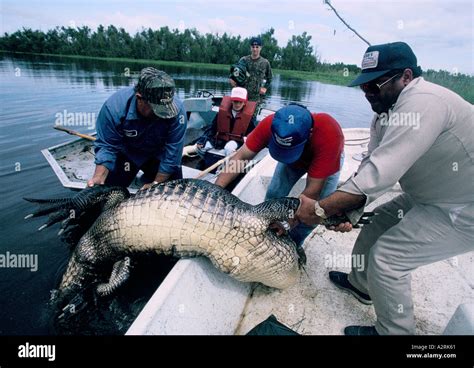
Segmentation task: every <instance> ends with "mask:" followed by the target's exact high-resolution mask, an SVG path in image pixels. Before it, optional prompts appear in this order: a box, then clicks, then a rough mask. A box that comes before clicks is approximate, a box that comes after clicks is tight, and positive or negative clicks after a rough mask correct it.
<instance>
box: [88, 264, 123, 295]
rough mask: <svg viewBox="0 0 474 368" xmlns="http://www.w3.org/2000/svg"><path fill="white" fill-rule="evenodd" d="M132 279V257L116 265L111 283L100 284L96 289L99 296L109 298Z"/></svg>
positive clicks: (111, 275) (111, 276)
mask: <svg viewBox="0 0 474 368" xmlns="http://www.w3.org/2000/svg"><path fill="white" fill-rule="evenodd" d="M129 277H130V257H125V258H124V259H122V260H120V261H117V262H115V263H114V266H113V268H112V273H111V274H110V279H109V282H107V283H102V284H99V285H98V286H97V288H96V291H97V294H99V296H102V297H103V296H109V295H111V294H112V293H114V292H115V291H116V290H117V289H118V288H120V286H122V285H123V284H124V283H125V282H126V281H127V280H128V278H129Z"/></svg>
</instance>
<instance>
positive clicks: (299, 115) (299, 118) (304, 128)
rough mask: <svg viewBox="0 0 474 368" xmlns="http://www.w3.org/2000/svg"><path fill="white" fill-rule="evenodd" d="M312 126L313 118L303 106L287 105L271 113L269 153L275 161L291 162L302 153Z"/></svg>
mask: <svg viewBox="0 0 474 368" xmlns="http://www.w3.org/2000/svg"><path fill="white" fill-rule="evenodd" d="M312 128H313V118H312V116H311V113H310V112H309V111H308V109H306V108H305V107H302V106H299V105H289V106H285V107H283V108H281V109H280V110H278V111H277V112H276V113H275V115H273V121H272V126H271V129H272V137H271V139H270V143H269V144H268V150H269V151H270V155H271V156H272V157H273V158H274V159H275V160H277V161H279V162H283V163H285V164H291V163H293V162H295V161H297V160H298V159H299V158H300V157H301V154H302V153H303V150H304V146H305V144H306V142H307V141H308V138H309V136H310V133H311V129H312Z"/></svg>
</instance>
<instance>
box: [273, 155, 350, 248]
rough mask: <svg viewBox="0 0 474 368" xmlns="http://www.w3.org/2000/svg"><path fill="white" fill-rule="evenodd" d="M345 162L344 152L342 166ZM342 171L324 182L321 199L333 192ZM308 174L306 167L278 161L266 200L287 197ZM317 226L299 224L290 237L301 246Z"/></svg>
mask: <svg viewBox="0 0 474 368" xmlns="http://www.w3.org/2000/svg"><path fill="white" fill-rule="evenodd" d="M343 164H344V154H342V155H341V164H340V168H342V165H343ZM340 173H341V172H340V171H338V172H337V173H335V174H333V175H331V176H329V177H328V178H327V179H326V183H325V184H324V187H323V189H322V190H321V194H320V195H319V199H323V198H326V197H328V196H329V195H330V194H332V193H333V192H334V191H335V190H336V188H337V184H338V182H339V175H340ZM304 174H306V170H304V169H295V168H293V167H291V166H289V165H286V164H283V163H281V162H278V164H277V166H276V168H275V172H274V173H273V178H272V181H271V182H270V185H269V186H268V189H267V194H266V195H265V200H266V201H267V200H269V199H275V198H282V197H286V196H287V195H288V194H289V193H290V191H291V189H292V188H293V186H294V185H295V184H296V182H297V181H298V180H299V179H300V178H301V177H302V176H303V175H304ZM315 227H316V226H308V225H305V224H301V223H300V224H299V225H298V226H296V227H295V228H294V229H292V230H291V231H290V234H289V235H290V237H291V238H292V239H293V241H294V242H295V243H296V245H298V246H300V245H302V244H303V242H304V240H305V239H306V238H307V236H308V235H309V234H311V232H312V231H313V229H314V228H315Z"/></svg>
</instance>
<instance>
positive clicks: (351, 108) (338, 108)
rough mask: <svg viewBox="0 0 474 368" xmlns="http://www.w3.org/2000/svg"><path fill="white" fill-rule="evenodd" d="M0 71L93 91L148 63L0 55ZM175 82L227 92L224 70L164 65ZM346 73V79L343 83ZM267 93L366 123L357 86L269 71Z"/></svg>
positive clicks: (190, 89)
mask: <svg viewBox="0 0 474 368" xmlns="http://www.w3.org/2000/svg"><path fill="white" fill-rule="evenodd" d="M0 60H1V63H0V70H1V71H2V74H3V73H5V72H6V71H7V70H10V71H12V72H13V71H14V70H18V69H17V68H19V70H20V71H21V72H22V73H25V74H24V75H25V76H27V77H29V78H33V79H34V80H41V81H43V82H44V81H48V82H49V83H51V87H54V85H55V84H68V85H69V86H70V88H71V89H74V88H78V87H84V86H89V87H90V88H91V89H92V90H103V91H111V92H112V91H115V90H117V89H119V88H120V87H123V86H129V85H133V84H134V82H135V81H136V76H137V75H138V73H139V71H140V70H141V69H142V68H144V67H146V66H149V65H148V64H146V63H140V62H134V63H130V62H124V61H103V60H89V59H71V58H64V57H54V58H51V57H44V56H40V55H37V56H29V57H25V56H17V55H11V54H8V56H7V54H0ZM158 68H160V69H162V70H164V71H166V72H167V73H168V74H170V75H171V76H172V77H173V78H174V79H175V81H176V86H177V92H178V95H179V96H180V97H181V98H185V97H189V96H194V95H195V93H196V91H198V90H203V89H204V90H208V91H210V92H212V93H213V94H215V95H225V94H229V93H230V89H231V87H230V85H229V83H228V78H227V72H226V71H225V70H215V69H208V68H191V67H188V66H170V65H163V66H158ZM350 79H351V78H348V82H349V81H350ZM268 93H269V95H268V96H267V97H266V104H267V107H269V108H271V109H275V110H276V109H278V108H280V107H282V106H284V105H286V104H288V103H289V102H299V103H302V104H304V105H306V106H308V108H309V109H310V110H311V111H314V112H326V113H329V114H331V115H333V116H334V118H335V119H336V120H337V121H339V123H340V124H341V126H342V127H343V128H350V127H367V126H368V124H369V122H370V120H371V116H372V112H371V110H370V106H369V104H368V102H367V101H366V100H365V98H364V96H363V93H362V92H361V91H360V90H359V89H357V88H347V87H344V86H335V85H329V84H323V83H319V82H315V81H305V80H301V79H292V78H290V77H283V76H280V75H278V74H276V75H275V76H274V79H273V82H272V85H271V88H270V89H269V91H268Z"/></svg>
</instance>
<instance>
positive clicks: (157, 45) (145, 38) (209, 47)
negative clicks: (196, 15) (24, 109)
mask: <svg viewBox="0 0 474 368" xmlns="http://www.w3.org/2000/svg"><path fill="white" fill-rule="evenodd" d="M274 33H275V30H274V29H273V28H271V29H269V30H268V31H266V32H264V33H262V34H260V35H259V36H260V37H261V38H262V41H263V49H262V56H263V57H265V58H267V59H268V60H269V61H270V63H271V65H272V68H274V69H284V70H289V71H301V72H310V73H312V74H311V75H309V76H308V75H307V74H305V76H304V77H305V78H310V79H318V78H319V77H318V76H324V77H325V80H327V81H332V82H333V83H336V84H346V83H347V77H343V74H344V75H345V76H348V75H355V74H357V73H359V72H360V69H359V68H358V67H357V66H356V65H348V64H344V63H335V64H329V63H325V62H322V61H321V59H320V56H319V55H318V53H317V51H316V50H315V49H314V48H313V46H312V45H311V39H312V37H311V35H308V34H307V33H306V32H303V33H302V34H301V35H294V36H292V38H291V39H290V40H288V43H287V45H286V46H285V47H280V46H278V42H277V40H276V38H275V37H274ZM249 46H250V38H249V37H247V38H242V37H241V36H232V35H229V34H227V33H224V34H222V35H218V34H209V33H206V34H201V33H199V32H198V31H197V30H196V29H194V28H193V29H185V30H183V31H179V30H178V29H173V30H171V29H170V28H169V27H161V28H159V29H151V28H148V29H143V30H142V31H140V32H136V33H135V34H134V35H130V34H129V33H128V32H127V31H125V29H123V28H117V27H115V26H113V25H109V26H108V27H104V26H103V25H100V26H99V27H98V28H97V29H96V30H95V31H93V30H92V29H90V28H89V27H87V26H83V27H77V28H72V27H56V28H54V29H50V30H48V31H47V32H43V31H39V30H32V29H29V28H23V29H22V30H18V31H16V32H14V33H11V34H8V33H5V34H4V35H3V36H1V37H0V50H4V51H12V52H26V53H40V54H57V55H81V56H93V57H114V58H130V59H143V60H157V61H158V60H164V61H182V62H190V63H209V64H224V65H225V64H227V65H232V64H234V63H236V62H237V61H238V60H239V59H240V57H241V56H243V55H248V54H249V52H250V47H249ZM292 73H293V72H292ZM293 74H295V73H293ZM295 75H296V74H295ZM424 77H425V78H426V79H427V80H429V81H432V82H434V83H438V84H440V85H443V86H445V87H447V88H449V89H451V90H453V91H455V92H457V93H459V94H460V95H461V96H463V97H464V98H465V99H466V100H467V101H469V102H471V103H474V88H473V87H474V83H473V79H474V78H473V77H472V76H469V75H465V74H460V73H456V74H453V73H450V72H447V71H442V70H441V71H435V70H427V71H425V73H424Z"/></svg>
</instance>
